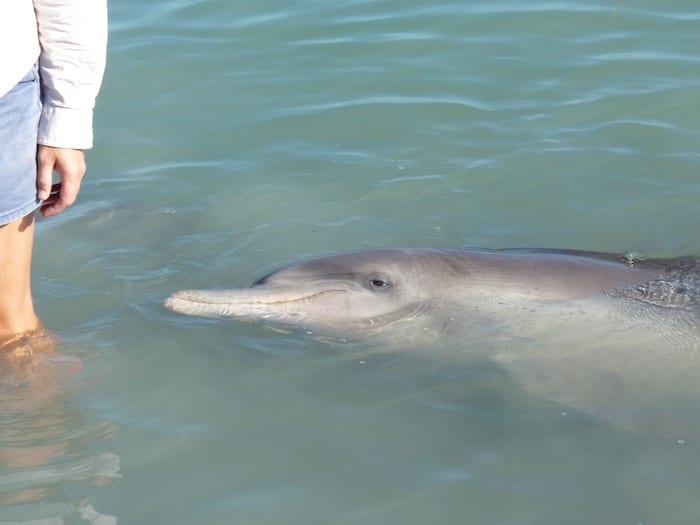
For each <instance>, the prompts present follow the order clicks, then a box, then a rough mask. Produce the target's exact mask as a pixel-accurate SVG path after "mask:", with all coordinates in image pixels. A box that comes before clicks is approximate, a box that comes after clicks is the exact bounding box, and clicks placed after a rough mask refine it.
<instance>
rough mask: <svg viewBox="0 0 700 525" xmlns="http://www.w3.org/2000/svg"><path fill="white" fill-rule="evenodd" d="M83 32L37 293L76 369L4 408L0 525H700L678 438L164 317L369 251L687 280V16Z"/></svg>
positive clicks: (690, 178) (450, 366)
mask: <svg viewBox="0 0 700 525" xmlns="http://www.w3.org/2000/svg"><path fill="white" fill-rule="evenodd" d="M110 10H111V35H110V51H109V61H108V70H107V73H106V77H105V82H104V87H103V90H102V93H101V96H100V99H99V101H98V108H97V113H96V130H95V131H96V144H95V148H94V150H93V151H91V152H90V156H89V169H90V173H89V175H88V178H87V179H86V180H85V183H84V186H83V189H82V193H81V199H80V201H79V203H78V204H77V205H76V206H75V207H74V208H72V209H71V210H70V211H68V212H66V213H64V214H63V215H61V216H59V217H57V218H55V219H51V220H46V221H41V223H40V224H39V227H38V233H37V246H36V259H35V268H34V291H35V298H36V302H37V307H38V309H39V312H40V314H41V316H42V319H43V321H44V323H45V324H46V325H47V326H48V327H50V328H51V329H53V330H54V331H55V332H56V333H57V334H58V335H59V337H60V338H61V340H62V348H63V350H62V358H63V359H65V360H70V359H73V360H80V363H81V369H80V372H79V374H78V375H77V376H75V377H73V378H72V379H69V380H65V381H62V382H58V383H57V384H56V385H55V386H52V387H51V388H50V389H49V391H50V395H42V396H38V395H36V396H34V395H24V394H22V392H21V391H18V390H17V389H16V388H14V387H12V385H9V384H8V385H5V384H3V385H2V386H1V388H0V523H2V524H5V523H32V524H35V523H40V524H51V525H53V524H58V523H80V524H82V523H100V524H109V523H114V522H115V520H117V521H118V523H119V524H121V525H123V524H150V523H168V524H193V523H197V524H219V523H254V524H256V525H258V524H305V525H307V524H319V525H320V524H323V525H325V524H330V523H336V524H350V523H353V524H355V523H357V524H377V525H379V524H382V525H386V524H401V525H408V524H424V523H440V524H448V523H460V524H461V523H475V524H503V525H515V524H517V525H524V524H537V525H546V524H561V523H567V524H582V525H583V524H591V523H596V524H629V525H638V524H643V525H651V524H664V525H669V524H693V523H697V522H699V521H700V504H698V503H697V494H698V491H699V490H700V462H699V461H698V450H699V449H700V436H688V437H687V439H684V440H683V441H682V442H678V441H677V440H675V439H674V440H669V439H666V438H659V437H655V436H648V435H638V434H633V433H629V432H624V431H621V430H618V429H616V428H614V427H613V426H611V425H609V424H608V423H604V422H601V421H597V420H594V419H591V418H589V417H587V416H586V415H585V414H578V413H576V412H573V411H569V410H567V409H566V408H565V407H559V406H555V405H552V404H551V403H548V402H547V400H542V399H535V398H533V397H531V396H528V395H527V394H525V393H523V392H522V391H521V390H519V389H518V388H517V387H516V386H515V385H513V384H512V383H511V382H510V381H509V380H508V379H507V378H506V377H505V376H504V375H503V374H502V373H501V372H500V371H498V370H497V369H495V368H491V367H488V366H477V367H474V366H472V365H470V364H468V363H459V362H457V363H455V362H454V360H447V359H443V357H442V356H441V355H439V354H433V353H430V352H425V353H422V354H421V353H416V352H407V353H405V354H401V353H397V354H392V355H388V356H387V355H364V354H363V355H361V356H360V355H356V354H354V353H353V352H352V351H344V350H343V349H338V348H329V347H327V346H324V345H323V344H322V343H320V342H317V341H314V340H313V339H312V338H310V337H307V336H305V335H304V334H280V333H276V332H274V331H272V330H269V329H267V328H265V327H262V326H258V325H254V324H241V323H233V322H219V321H207V320H201V319H195V318H185V317H180V316H177V315H175V314H172V313H170V312H167V311H165V310H163V308H162V307H161V305H160V302H161V300H162V299H163V297H165V296H166V295H168V294H169V293H171V292H172V291H174V290H178V289H182V288H193V287H196V288H207V287H231V286H247V285H248V284H250V283H251V282H252V281H253V280H255V279H256V278H258V277H260V276H261V275H263V274H264V273H265V272H267V271H269V270H272V269H273V268H276V267H278V266H280V265H282V264H284V263H288V262H290V261H294V260H297V259H299V258H302V257H306V256H310V255H318V254H325V253H329V252H333V251H344V250H351V249H357V248H366V247H375V246H387V245H406V246H441V247H443V246H444V247H459V246H481V247H489V248H499V247H557V248H578V249H589V250H598V251H610V252H634V253H641V254H652V255H669V256H670V255H681V254H688V253H695V254H697V253H700V240H699V238H698V234H697V231H698V227H697V225H698V224H699V223H700V211H699V210H700V208H699V207H698V206H697V202H698V197H699V196H700V169H699V168H700V154H699V153H698V144H699V143H700V125H699V124H700V105H699V104H698V102H697V100H698V93H699V91H700V73H699V71H700V68H699V66H700V55H698V27H699V26H700V9H699V8H698V6H697V5H696V3H695V2H691V1H689V0H670V1H667V2H664V3H660V2H652V1H635V2H631V1H629V0H619V1H615V2H602V1H596V2H593V1H587V2H579V1H561V2H540V1H533V2H515V1H511V2H506V1H484V0H480V1H473V2H469V1H466V0H462V1H452V2H449V1H443V2H437V3H436V2H433V3H431V4H426V3H421V2H416V1H414V0H409V1H404V2H398V1H394V2H392V1H389V0H386V1H381V0H377V1H369V0H357V1H350V2H337V1H333V0H328V1H325V2H311V1H298V2H281V1H258V2H239V1H224V0H210V1H195V0H189V1H184V0H180V1H170V2H168V1H150V2H139V1H136V0H119V1H113V2H111V5H110ZM58 365H60V366H65V363H62V362H59V363H58ZM564 414H565V415H564ZM100 514H101V516H99V518H98V515H100ZM99 520H102V521H99ZM110 520H111V521H110Z"/></svg>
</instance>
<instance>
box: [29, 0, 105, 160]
mask: <svg viewBox="0 0 700 525" xmlns="http://www.w3.org/2000/svg"><path fill="white" fill-rule="evenodd" d="M34 10H35V12H36V19H37V26H38V32H39V44H40V46H41V54H40V56H39V70H40V76H41V84H42V90H43V103H44V107H43V110H42V115H41V121H40V123H39V139H38V142H39V144H44V145H47V146H55V147H62V148H75V149H88V148H90V147H92V119H93V109H94V106H95V98H96V97H97V92H98V91H99V89H100V85H101V83H102V76H103V73H104V67H105V60H106V48H107V1H106V0H34Z"/></svg>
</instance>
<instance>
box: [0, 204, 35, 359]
mask: <svg viewBox="0 0 700 525" xmlns="http://www.w3.org/2000/svg"><path fill="white" fill-rule="evenodd" d="M33 242H34V215H33V214H30V215H27V216H26V217H23V218H22V219H18V220H16V221H14V222H11V223H9V224H6V225H4V226H1V227H0V351H2V350H3V347H5V348H9V347H15V346H16V345H14V344H13V342H14V341H16V340H17V339H19V338H22V337H24V336H25V335H28V334H31V333H32V332H35V331H37V330H38V329H39V328H40V326H41V325H40V323H39V319H38V317H37V316H36V314H35V313H34V304H33V303H32V293H31V275H30V274H31V260H32V245H33Z"/></svg>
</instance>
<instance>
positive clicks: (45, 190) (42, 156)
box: [36, 146, 55, 201]
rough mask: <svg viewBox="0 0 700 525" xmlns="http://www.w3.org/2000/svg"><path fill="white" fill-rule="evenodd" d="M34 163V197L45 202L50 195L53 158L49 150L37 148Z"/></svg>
mask: <svg viewBox="0 0 700 525" xmlns="http://www.w3.org/2000/svg"><path fill="white" fill-rule="evenodd" d="M36 161H37V167H36V168H37V171H36V190H37V191H36V196H37V198H38V199H39V200H40V201H45V200H46V199H48V198H49V195H51V185H52V184H53V168H54V164H55V157H54V156H53V155H52V154H51V150H50V149H48V148H43V147H41V146H39V149H38V151H37V157H36Z"/></svg>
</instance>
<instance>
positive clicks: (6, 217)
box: [0, 199, 41, 226]
mask: <svg viewBox="0 0 700 525" xmlns="http://www.w3.org/2000/svg"><path fill="white" fill-rule="evenodd" d="M39 206H41V201H40V200H39V199H34V200H33V201H32V202H30V203H29V204H26V205H25V206H22V207H21V208H19V209H17V210H14V211H11V212H9V213H3V214H0V226H5V225H6V224H10V223H11V222H13V221H16V220H17V219H21V218H22V217H24V216H25V215H29V214H30V213H31V212H33V211H34V210H36V209H37V208H38V207H39Z"/></svg>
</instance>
